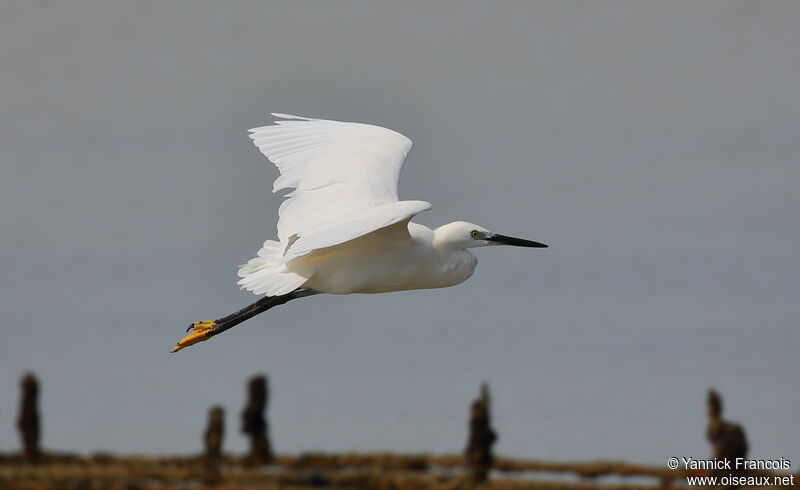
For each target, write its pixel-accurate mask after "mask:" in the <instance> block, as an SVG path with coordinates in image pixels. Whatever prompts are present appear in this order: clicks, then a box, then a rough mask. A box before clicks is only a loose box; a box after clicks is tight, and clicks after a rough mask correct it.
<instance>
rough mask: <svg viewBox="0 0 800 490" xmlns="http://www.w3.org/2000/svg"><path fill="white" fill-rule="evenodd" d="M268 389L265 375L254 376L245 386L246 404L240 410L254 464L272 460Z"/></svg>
mask: <svg viewBox="0 0 800 490" xmlns="http://www.w3.org/2000/svg"><path fill="white" fill-rule="evenodd" d="M268 401H269V391H268V389H267V378H266V376H254V377H253V378H251V379H250V382H249V383H248V386H247V405H246V406H245V408H244V410H243V411H242V432H243V433H244V434H247V435H248V436H249V437H250V462H251V464H254V465H259V464H267V463H269V462H271V461H272V457H273V454H272V445H271V444H270V441H269V424H268V423H267V419H266V415H265V412H266V408H267V402H268Z"/></svg>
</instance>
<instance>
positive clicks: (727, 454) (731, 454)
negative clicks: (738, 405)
mask: <svg viewBox="0 0 800 490" xmlns="http://www.w3.org/2000/svg"><path fill="white" fill-rule="evenodd" d="M706 403H707V408H708V427H707V428H706V437H707V438H708V442H710V443H711V457H712V458H716V459H726V460H728V461H730V463H729V464H730V466H731V467H732V468H735V465H736V458H746V457H747V450H748V444H747V436H745V433H744V429H743V428H742V426H741V425H739V424H735V423H733V422H728V421H726V420H725V419H723V418H722V397H720V396H719V394H718V393H717V392H716V391H714V390H713V389H712V390H708V398H707V400H706ZM730 473H732V474H741V471H736V470H735V469H734V470H718V471H714V472H712V474H717V475H718V476H724V475H727V474H730ZM726 488H737V486H728V487H726Z"/></svg>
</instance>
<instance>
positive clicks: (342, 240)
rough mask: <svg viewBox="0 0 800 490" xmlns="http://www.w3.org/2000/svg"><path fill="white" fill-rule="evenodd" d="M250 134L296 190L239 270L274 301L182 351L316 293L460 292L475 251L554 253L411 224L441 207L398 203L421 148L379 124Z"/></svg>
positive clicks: (290, 126) (292, 119) (480, 231)
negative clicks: (408, 163) (411, 159)
mask: <svg viewBox="0 0 800 490" xmlns="http://www.w3.org/2000/svg"><path fill="white" fill-rule="evenodd" d="M273 116H275V117H278V118H281V119H282V120H279V121H275V124H274V125H271V126H263V127H259V128H254V129H251V130H250V138H251V139H252V140H253V143H255V145H256V146H257V147H258V149H259V150H261V153H263V154H264V156H266V157H267V158H268V159H269V160H270V161H271V162H272V163H274V164H275V165H276V166H277V167H278V170H279V171H280V176H279V177H278V178H277V180H275V184H274V186H273V192H278V191H280V190H283V189H293V190H292V191H291V192H289V193H288V194H287V195H286V200H285V201H284V202H283V203H282V204H281V206H280V209H279V211H278V216H279V218H278V236H277V240H267V241H266V242H264V245H263V246H262V247H261V249H260V250H259V251H258V252H257V254H256V256H255V257H254V258H253V259H251V260H250V261H248V262H247V264H244V265H242V266H241V267H240V269H239V277H240V278H241V279H240V280H239V283H238V284H239V285H240V286H241V287H242V289H246V290H248V291H252V292H253V293H254V294H257V295H264V296H265V297H264V298H262V299H260V300H258V301H256V302H255V303H253V304H251V305H249V306H247V307H245V308H243V309H242V310H239V311H237V312H236V313H233V314H231V315H228V316H226V317H224V318H219V319H216V320H207V321H203V322H196V323H193V324H191V325H190V326H189V329H188V330H190V331H191V333H189V334H188V335H187V336H186V337H184V338H183V339H181V340H180V341H179V342H178V344H177V345H176V346H175V347H174V348H173V350H172V351H173V352H177V351H178V350H180V349H182V348H184V347H187V346H189V345H192V344H195V343H197V342H200V341H202V340H207V339H208V338H210V337H212V336H214V335H217V334H219V333H221V332H224V331H225V330H228V329H230V328H232V327H233V326H235V325H237V324H239V323H241V322H243V321H245V320H247V319H248V318H251V317H253V316H255V315H257V314H259V313H261V312H263V311H266V310H268V309H270V308H272V307H274V306H277V305H280V304H283V303H286V302H287V301H290V300H292V299H295V298H301V297H305V296H311V295H314V294H320V293H328V294H352V293H387V292H391V291H403V290H409V289H432V288H443V287H449V286H455V285H456V284H459V283H462V282H464V281H466V280H467V279H469V277H470V276H472V273H473V272H474V271H475V266H476V265H477V263H478V258H477V257H475V255H474V254H473V253H472V252H470V251H469V249H470V248H476V247H485V246H489V245H516V246H519V247H547V245H544V244H542V243H539V242H534V241H530V240H523V239H520V238H513V237H508V236H504V235H498V234H496V233H492V232H490V231H489V230H487V229H485V228H482V227H480V226H478V225H475V224H472V223H467V222H464V221H456V222H454V223H449V224H446V225H444V226H440V227H439V228H436V229H435V230H432V229H430V228H428V227H427V226H423V225H420V224H417V223H412V222H411V219H412V218H413V217H414V216H415V215H416V214H417V213H421V212H422V211H427V210H428V209H431V205H430V203H427V202H425V201H401V200H399V198H398V197H397V184H398V180H399V177H400V169H401V167H402V166H403V162H404V161H405V159H406V156H407V155H408V153H409V152H410V151H411V140H409V139H408V138H406V137H405V136H403V135H402V134H400V133H397V132H395V131H392V130H390V129H386V128H382V127H379V126H372V125H369V124H361V123H354V122H339V121H328V120H324V119H311V118H306V117H299V116H291V115H287V114H273Z"/></svg>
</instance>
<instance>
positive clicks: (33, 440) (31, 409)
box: [17, 373, 41, 464]
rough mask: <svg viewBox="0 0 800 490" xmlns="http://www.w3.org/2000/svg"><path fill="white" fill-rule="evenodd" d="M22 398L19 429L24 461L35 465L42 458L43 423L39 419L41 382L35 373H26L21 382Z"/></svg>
mask: <svg viewBox="0 0 800 490" xmlns="http://www.w3.org/2000/svg"><path fill="white" fill-rule="evenodd" d="M20 388H21V389H22V397H21V399H20V404H19V418H18V419H17V428H18V429H19V435H20V439H21V440H22V458H23V460H24V461H26V462H28V463H31V464H35V463H37V462H39V459H40V457H41V449H40V448H39V436H40V435H41V421H40V419H39V407H38V404H39V381H37V379H36V376H34V375H33V373H26V374H25V375H24V376H23V377H22V380H21V381H20Z"/></svg>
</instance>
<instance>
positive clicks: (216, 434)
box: [203, 405, 225, 463]
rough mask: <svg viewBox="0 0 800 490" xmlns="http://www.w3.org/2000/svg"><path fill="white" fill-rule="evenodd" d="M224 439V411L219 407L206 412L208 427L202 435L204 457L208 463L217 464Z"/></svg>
mask: <svg viewBox="0 0 800 490" xmlns="http://www.w3.org/2000/svg"><path fill="white" fill-rule="evenodd" d="M224 437H225V409H223V408H222V407H220V406H219V405H217V406H214V407H211V410H209V411H208V425H207V426H206V431H205V433H204V434H203V439H204V441H205V446H206V451H205V457H206V459H207V460H208V461H210V462H214V463H216V462H218V461H219V459H220V458H221V457H222V440H223V438H224Z"/></svg>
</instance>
